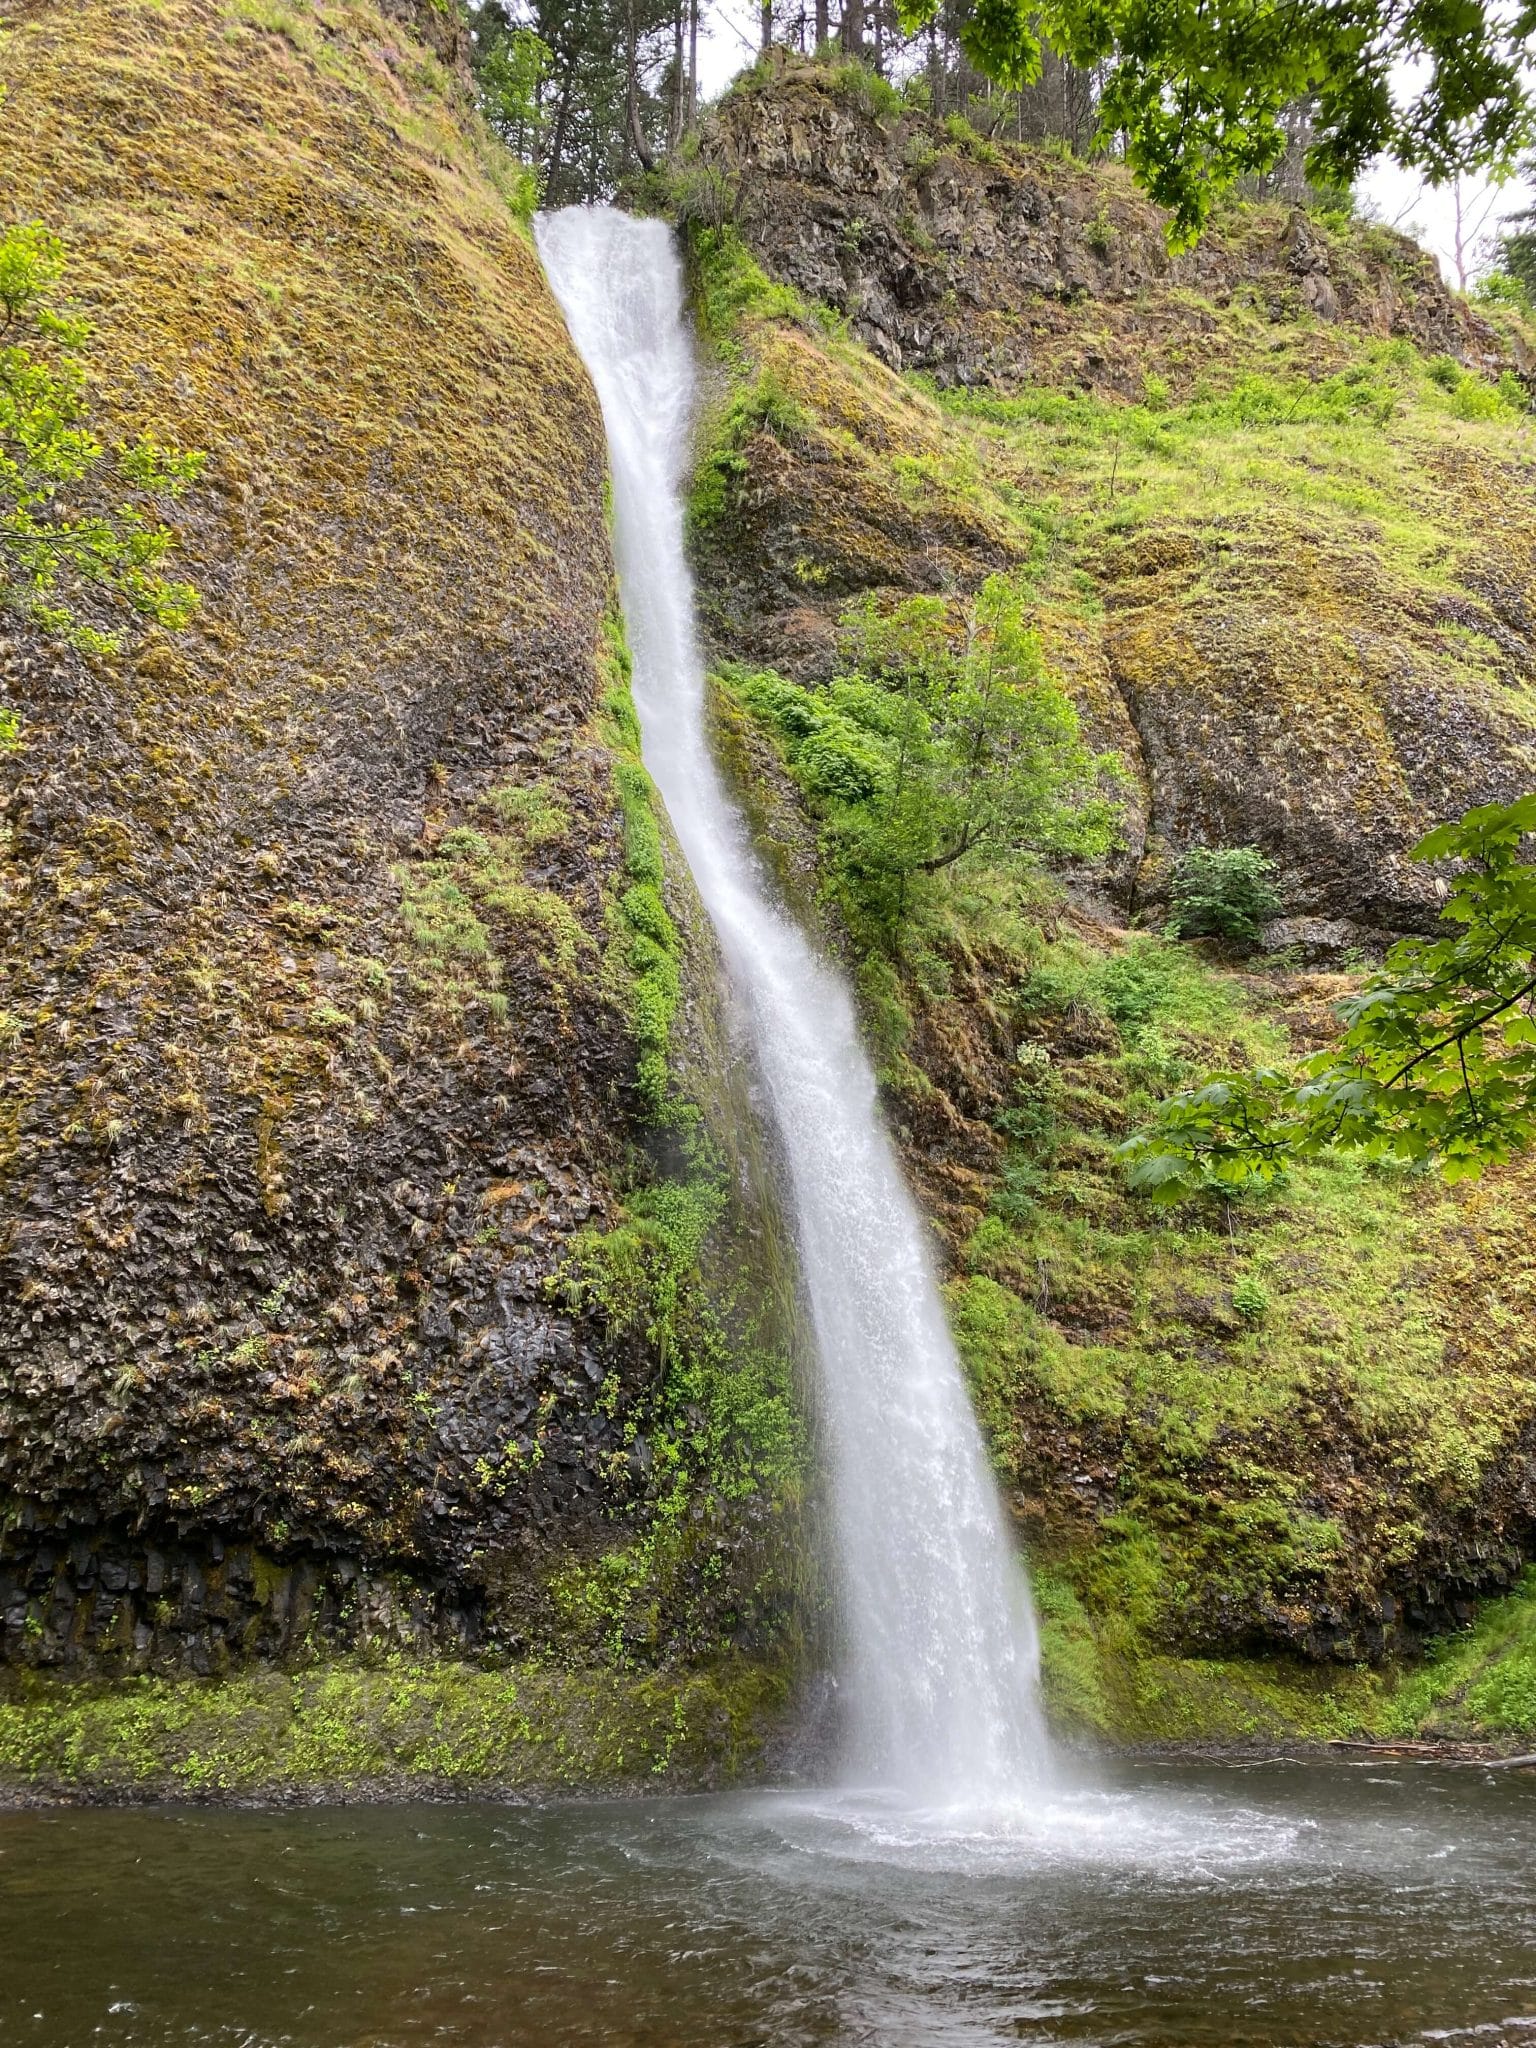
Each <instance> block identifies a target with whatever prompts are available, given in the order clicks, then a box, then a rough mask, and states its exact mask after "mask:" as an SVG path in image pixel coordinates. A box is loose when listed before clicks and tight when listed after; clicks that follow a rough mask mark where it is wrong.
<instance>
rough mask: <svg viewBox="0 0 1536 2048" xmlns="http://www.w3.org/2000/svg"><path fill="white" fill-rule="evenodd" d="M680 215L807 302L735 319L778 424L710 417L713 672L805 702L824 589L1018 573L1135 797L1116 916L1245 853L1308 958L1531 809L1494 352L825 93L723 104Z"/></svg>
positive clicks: (1365, 273) (1508, 378)
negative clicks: (1197, 852) (727, 466)
mask: <svg viewBox="0 0 1536 2048" xmlns="http://www.w3.org/2000/svg"><path fill="white" fill-rule="evenodd" d="M887 97H888V99H889V98H890V97H891V96H887ZM678 190H679V193H680V199H681V204H682V206H683V209H684V211H685V213H686V214H691V215H692V216H693V217H694V218H695V220H696V221H702V222H714V221H716V220H718V219H720V218H722V217H726V218H729V219H730V220H732V221H733V222H734V226H733V227H732V228H730V229H729V230H728V232H732V233H739V235H740V237H741V240H742V242H743V243H744V245H745V246H746V247H747V248H749V249H750V250H751V251H752V252H753V253H754V254H755V256H756V257H757V258H758V259H759V260H760V262H761V263H762V264H763V266H764V267H765V269H766V272H767V275H768V276H769V278H770V279H772V280H773V287H774V289H776V290H777V291H778V292H779V295H780V305H779V311H780V313H781V314H782V313H783V311H784V305H783V300H784V297H785V294H786V293H788V294H790V295H792V296H793V297H795V299H796V301H797V303H798V306H799V308H800V311H801V320H800V324H799V327H798V329H796V328H795V327H794V325H793V323H792V322H788V321H786V320H784V319H782V318H781V319H779V320H778V321H777V322H775V323H773V324H772V325H770V326H767V327H760V328H759V329H758V333H759V337H760V338H759V340H758V342H757V343H756V344H755V360H757V361H758V362H759V364H760V373H759V374H760V376H761V377H762V378H764V379H766V380H767V384H768V387H769V389H770V391H771V392H772V393H775V394H777V397H778V404H777V407H776V408H775V407H772V406H770V407H768V408H767V409H766V410H764V408H763V407H761V406H759V407H758V409H757V412H756V413H755V415H754V416H753V419H752V422H751V424H752V427H753V430H754V431H753V435H752V447H751V449H750V450H749V451H748V450H746V448H745V441H746V435H745V426H746V422H744V421H743V420H742V419H741V418H740V416H738V418H737V420H736V423H735V425H736V442H737V452H738V453H741V452H746V453H747V454H748V457H749V459H748V462H747V466H746V468H745V469H744V470H742V471H741V472H739V473H738V474H737V476H736V478H735V488H734V490H733V491H727V492H726V493H725V494H724V503H723V504H722V505H721V506H720V507H719V511H720V514H721V516H720V517H719V518H718V520H717V522H716V532H717V535H718V544H717V545H715V546H709V545H707V544H706V546H705V547H704V549H703V551H702V553H701V561H702V562H703V563H704V565H705V579H704V580H705V582H706V585H707V586H709V587H710V588H719V589H721V590H722V591H724V592H726V593H727V597H726V599H725V600H724V601H723V603H722V608H721V613H720V617H719V621H718V623H719V624H720V626H721V628H722V630H723V637H724V638H725V639H726V640H727V641H728V642H729V644H730V645H731V647H732V649H733V651H738V652H745V653H748V654H751V655H752V656H754V658H756V657H762V658H764V659H771V660H773V661H774V662H775V663H776V664H777V665H778V666H780V667H787V668H789V669H790V670H792V671H794V672H796V673H807V672H812V671H814V669H815V665H816V659H817V657H818V655H820V656H822V657H823V658H824V656H825V650H826V646H827V635H826V631H825V627H823V630H822V632H821V634H820V635H819V636H818V634H817V631H816V628H815V624H814V620H815V619H816V618H817V617H819V618H821V619H822V620H823V621H825V620H826V619H827V618H828V617H829V616H830V615H831V614H833V613H835V611H836V609H837V607H838V606H839V604H840V603H842V602H845V601H846V598H847V596H848V594H849V593H850V591H852V590H854V589H857V588H862V587H868V586H870V585H874V586H880V585H884V586H887V587H909V588H919V589H930V590H938V589H943V588H946V587H951V586H952V585H953V584H954V583H955V582H956V581H957V580H959V581H962V582H963V580H964V575H965V570H964V567H963V565H962V563H961V562H960V561H959V560H957V549H959V550H960V551H961V552H963V554H964V555H965V557H966V559H967V560H968V561H969V563H970V564H971V573H972V574H973V575H974V573H975V572H976V570H977V569H978V568H980V567H981V566H984V565H991V564H993V563H997V562H999V561H1000V560H1002V559H1005V558H1006V557H1008V556H1009V554H1010V553H1016V552H1017V551H1018V550H1020V549H1022V550H1023V551H1024V552H1025V553H1026V555H1027V556H1028V559H1029V564H1030V570H1031V574H1032V576H1033V579H1034V581H1035V582H1036V584H1037V586H1038V589H1039V594H1040V599H1041V625H1042V628H1043V629H1044V630H1045V631H1046V632H1047V633H1048V634H1049V635H1051V636H1052V637H1053V638H1054V640H1055V643H1056V646H1057V650H1058V658H1059V659H1060V661H1061V662H1062V664H1063V666H1064V667H1066V668H1068V669H1069V670H1071V671H1072V672H1073V673H1074V675H1075V677H1076V679H1077V682H1078V686H1079V689H1080V692H1081V694H1082V696H1083V698H1084V701H1085V702H1086V703H1087V704H1088V705H1090V706H1091V707H1092V709H1093V710H1094V712H1095V714H1096V719H1097V723H1098V726H1099V729H1100V730H1101V732H1102V733H1103V735H1104V737H1105V738H1106V739H1107V740H1108V741H1109V742H1110V743H1112V744H1114V745H1116V746H1117V747H1119V748H1120V750H1121V752H1122V754H1123V755H1124V757H1125V759H1126V761H1127V763H1128V764H1129V765H1130V766H1131V768H1132V769H1133V770H1134V772H1135V777H1136V782H1137V789H1138V795H1137V801H1136V803H1135V805H1134V806H1133V815H1132V820H1131V832H1130V837H1129V846H1128V862H1129V868H1130V873H1129V874H1128V876H1127V880H1126V886H1127V888H1128V890H1130V891H1131V892H1132V893H1131V897H1130V900H1131V901H1132V902H1133V903H1134V902H1142V903H1145V902H1147V901H1149V900H1155V899H1156V897H1157V894H1158V891H1159V888H1160V886H1161V882H1162V878H1163V876H1164V874H1165V871H1166V862H1167V858H1168V855H1169V854H1170V853H1171V852H1177V851H1179V850H1181V849H1182V848H1184V847H1186V846H1188V845H1190V844H1194V843H1201V842H1205V843H1214V844H1221V843H1245V842H1250V841H1252V842H1257V843H1258V844H1260V845H1262V846H1263V847H1264V848H1265V850H1266V851H1267V852H1269V853H1271V854H1272V855H1273V856H1274V857H1275V858H1276V859H1277V860H1278V861H1279V862H1280V864H1281V868H1282V871H1283V876H1284V881H1285V887H1286V895H1287V900H1288V908H1289V909H1290V911H1291V912H1292V914H1293V915H1295V916H1298V917H1303V918H1306V919H1308V920H1309V922H1310V926H1311V929H1309V930H1308V932H1307V933H1306V934H1305V936H1306V937H1307V939H1308V940H1309V942H1311V943H1313V944H1315V945H1318V946H1322V947H1328V946H1331V947H1332V948H1333V950H1334V951H1335V952H1336V953H1337V952H1338V951H1341V950H1342V949H1343V948H1345V947H1346V946H1348V945H1349V944H1350V943H1352V942H1354V941H1357V940H1359V939H1361V938H1365V939H1367V940H1369V939H1371V938H1372V937H1373V936H1374V935H1376V934H1379V933H1380V932H1381V931H1383V930H1387V929H1399V928H1401V927H1403V926H1404V925H1411V924H1420V923H1422V922H1424V921H1425V919H1426V918H1428V917H1430V916H1432V911H1433V903H1434V884H1433V880H1432V878H1431V877H1428V876H1426V875H1424V874H1422V873H1421V872H1420V871H1417V870H1415V869H1413V868H1412V867H1411V865H1410V864H1409V863H1407V862H1406V861H1405V859H1404V855H1405V852H1406V849H1407V848H1408V847H1409V846H1410V845H1411V844H1412V843H1413V842H1414V840H1415V839H1416V838H1417V837H1419V836H1420V835H1421V833H1422V831H1423V830H1424V829H1425V828H1426V827H1427V825H1428V823H1430V822H1431V821H1433V820H1435V819H1438V818H1440V817H1444V816H1448V815H1454V814H1456V813H1459V812H1460V811H1461V810H1464V809H1466V808H1467V807H1468V806H1470V805H1471V804H1473V803H1475V802H1480V801H1488V800H1492V799H1500V800H1504V799H1507V798H1508V797H1510V796H1512V795H1514V794H1516V793H1518V792H1519V791H1520V790H1522V789H1525V788H1529V787H1531V786H1533V784H1536V695H1533V691H1532V685H1531V677H1532V674H1533V669H1536V642H1533V637H1532V634H1533V628H1532V611H1531V604H1532V589H1533V581H1536V495H1533V486H1532V477H1531V473H1530V467H1529V461H1528V454H1527V449H1526V437H1525V435H1524V433H1523V431H1522V429H1521V415H1522V414H1523V412H1524V410H1525V407H1526V402H1527V401H1526V391H1525V386H1524V385H1523V383H1522V381H1521V378H1522V376H1523V374H1524V366H1526V365H1528V364H1529V363H1530V362H1531V360H1532V358H1531V354H1530V348H1529V342H1528V338H1527V337H1526V335H1525V334H1524V332H1523V330H1522V329H1520V328H1519V326H1518V323H1511V322H1510V321H1509V320H1506V321H1505V323H1504V327H1503V328H1502V329H1501V330H1495V329H1494V328H1493V327H1491V326H1490V325H1489V324H1488V322H1487V321H1486V320H1485V319H1483V318H1482V317H1481V316H1480V315H1478V314H1476V313H1475V312H1473V311H1471V310H1469V309H1468V308H1467V307H1466V306H1465V304H1463V303H1462V302H1461V301H1459V300H1457V299H1456V298H1455V297H1454V296H1453V295H1452V294H1450V293H1449V292H1447V291H1446V290H1445V288H1444V286H1443V285H1442V284H1441V283H1440V280H1439V277H1438V274H1437V272H1436V270H1435V267H1434V264H1433V261H1432V259H1430V258H1429V257H1428V256H1426V255H1425V254H1424V253H1423V252H1422V251H1420V250H1418V249H1416V248H1415V247H1414V245H1413V244H1412V243H1411V242H1409V241H1407V240H1406V239H1405V238H1403V237H1402V236H1400V235H1395V234H1393V233H1391V232H1390V231H1388V230H1386V229H1382V228H1378V227H1369V226H1364V225H1361V224H1359V223H1355V222H1351V221H1349V220H1348V219H1346V218H1345V217H1343V216H1341V215H1339V214H1337V213H1332V214H1323V215H1317V214H1310V215H1309V214H1303V213H1300V212H1298V211H1296V210H1294V209H1289V208H1286V207H1282V206H1279V205H1276V204H1265V205H1246V204H1239V203H1232V204H1230V205H1228V206H1227V207H1226V208H1225V209H1224V210H1223V211H1221V212H1220V214H1219V215H1218V218H1217V220H1216V222H1215V224H1214V225H1213V228H1212V230H1211V232H1210V233H1209V234H1208V235H1207V236H1206V237H1205V239H1204V240H1203V241H1202V242H1201V243H1200V244H1199V246H1198V247H1197V248H1196V249H1195V250H1193V251H1191V252H1189V253H1188V254H1187V255H1183V256H1180V257H1178V258H1176V259H1170V258H1169V257H1168V255H1167V253H1166V250H1165V248H1164V245H1163V240H1162V221H1161V218H1160V216H1159V215H1158V213H1157V211H1156V209H1155V208H1153V207H1151V206H1150V205H1148V204H1147V202H1146V201H1144V200H1143V199H1141V198H1140V197H1139V196H1138V195H1137V194H1136V193H1135V192H1134V190H1133V189H1132V188H1131V186H1130V184H1129V181H1128V179H1127V177H1126V175H1125V173H1124V172H1123V170H1121V169H1120V168H1119V167H1116V166H1090V165H1085V164H1081V163H1076V162H1072V161H1067V160H1064V159H1063V158H1062V157H1061V156H1059V155H1055V154H1052V153H1050V152H1047V151H1043V150H1025V149H1016V148H1012V147H1009V146H1008V145H1005V144H999V143H986V142H983V141H982V140H981V138H980V137H978V136H977V135H975V134H974V132H973V131H969V130H967V129H966V128H965V125H964V124H963V123H954V122H951V123H950V124H948V125H947V126H942V127H941V126H938V125H936V124H935V123H933V122H932V121H930V120H928V119H927V118H926V117H925V116H923V115H922V114H920V113H917V112H913V111H912V110H910V109H906V108H904V107H902V106H901V105H900V104H899V103H893V104H887V103H886V102H885V101H882V99H881V98H880V97H879V95H872V94H871V92H870V91H869V89H868V87H867V84H866V83H865V82H863V81H861V80H860V79H859V78H858V76H857V75H856V74H851V73H848V72H847V71H844V72H841V73H840V72H838V71H837V70H836V69H832V70H828V69H827V68H826V67H824V66H822V67H818V66H814V65H804V64H795V63H793V62H789V63H787V64H786V65H783V66H778V67H769V68H768V69H767V70H766V71H760V72H759V73H757V74H755V75H754V76H753V77H752V78H751V79H749V80H748V81H747V82H746V83H745V84H744V85H743V86H742V87H740V88H738V89H737V90H736V91H735V92H733V93H732V94H731V95H730V96H729V97H728V99H727V100H726V101H725V103H724V105H723V106H722V108H721V110H720V112H719V115H718V117H717V119H716V122H715V124H714V125H713V126H712V127H711V128H709V129H708V130H707V131H706V133H705V135H704V137H703V139H702V142H701V145H700V151H699V162H698V165H697V166H696V167H694V168H693V169H692V170H690V171H688V172H687V173H685V174H684V175H683V177H682V178H681V180H680V181H679V185H678ZM716 232H717V231H716V230H715V229H713V228H712V227H709V226H704V227H697V226H696V227H695V234H696V236H701V237H702V240H703V241H704V242H708V241H709V240H710V238H711V236H712V235H713V234H715V233H716ZM738 298H739V295H738ZM727 301H728V302H729V295H727ZM748 311H749V312H750V308H748ZM772 311H773V308H772V306H771V305H768V304H767V303H766V302H765V303H763V304H761V305H760V306H759V308H758V313H759V314H760V315H761V314H764V313H771V312H772ZM843 336H846V337H848V338H849V340H851V341H852V342H855V343H858V344H860V346H859V348H858V349H857V351H853V350H850V348H849V347H848V343H847V341H845V340H843V339H842V338H841V337H843ZM808 342H809V344H810V345H809V346H808ZM871 353H872V354H873V355H874V356H877V357H878V358H880V359H882V360H883V362H884V363H885V364H886V365H887V366H889V368H891V369H895V370H900V371H902V372H903V373H905V376H906V379H907V389H906V391H905V392H903V391H902V385H901V384H900V383H899V382H898V380H897V379H895V378H894V377H890V376H883V375H881V374H880V372H879V367H878V364H877V363H876V362H875V361H873V360H871ZM807 358H814V359H815V360H816V361H817V362H818V363H819V365H820V367H817V368H813V367H812V366H811V362H810V361H808V360H807ZM861 362H862V367H861ZM914 380H915V382H916V383H917V384H918V385H921V386H923V387H925V388H926V389H928V390H929V391H930V392H932V393H933V394H934V395H935V398H936V400H937V410H934V409H932V408H924V407H922V406H920V405H919V404H918V403H917V399H916V394H915V392H914V391H913V390H912V385H913V382H914ZM898 393H901V394H902V395H901V396H900V397H898V396H897V394H898ZM850 436H851V437H853V439H855V440H856V441H857V442H858V443H859V444H860V445H861V447H862V449H863V451H864V454H865V467H864V469H863V470H862V471H861V470H859V469H858V468H857V466H856V465H853V464H851V460H850V458H849V457H848V456H847V455H846V454H845V452H844V451H845V446H846V443H847V441H848V439H849V437H850ZM871 457H873V462H872V463H871V462H870V460H869V458H871ZM871 467H873V468H875V469H876V470H878V471H879V473H880V477H881V479H882V482H881V483H879V484H877V483H876V482H875V481H874V480H873V479H872V478H871V477H870V476H869V474H868V471H869V469H870V468H871ZM855 535H857V539H856V540H855V539H854V536H855ZM744 551H745V552H746V554H747V556H748V559H749V561H750V563H751V566H750V567H747V566H744V563H743V559H742V558H743V553H744ZM1362 847H1368V848H1369V852H1368V854H1367V855H1366V856H1365V857H1362V851H1361V849H1362Z"/></svg>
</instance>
